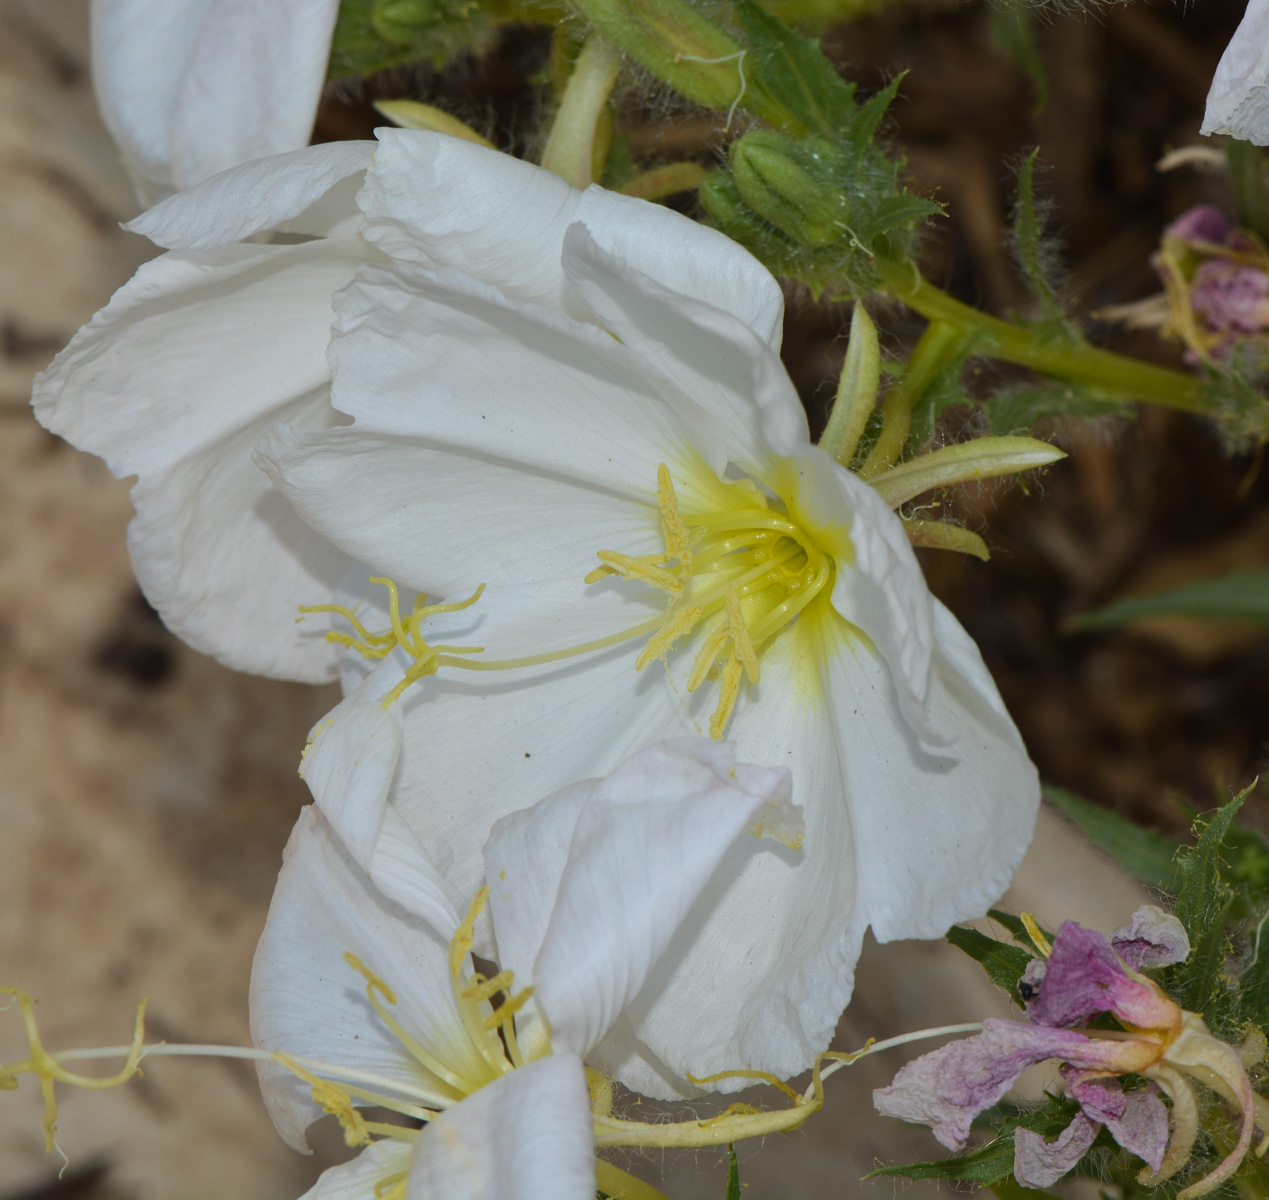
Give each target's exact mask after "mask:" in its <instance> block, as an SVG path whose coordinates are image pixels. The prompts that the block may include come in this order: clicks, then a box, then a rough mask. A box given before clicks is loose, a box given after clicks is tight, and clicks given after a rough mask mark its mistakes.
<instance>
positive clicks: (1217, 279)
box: [1190, 258, 1269, 333]
mask: <svg viewBox="0 0 1269 1200" xmlns="http://www.w3.org/2000/svg"><path fill="white" fill-rule="evenodd" d="M1266 296H1269V275H1266V274H1265V273H1264V271H1262V270H1260V268H1258V267H1247V266H1239V265H1238V264H1237V263H1234V262H1231V261H1230V260H1228V259H1223V258H1209V259H1208V260H1207V261H1206V262H1205V263H1200V264H1199V268H1198V270H1197V271H1195V272H1194V279H1193V280H1192V282H1191V287H1190V307H1191V308H1193V309H1194V311H1195V312H1196V313H1198V314H1199V316H1201V317H1202V318H1203V319H1204V321H1206V322H1207V324H1208V326H1210V327H1211V328H1212V329H1213V330H1216V331H1217V332H1224V331H1231V332H1236V333H1255V332H1256V331H1257V330H1260V329H1262V328H1264V326H1265V324H1266V321H1265V317H1266V314H1267V312H1269V309H1267V307H1266V304H1265V298H1266Z"/></svg>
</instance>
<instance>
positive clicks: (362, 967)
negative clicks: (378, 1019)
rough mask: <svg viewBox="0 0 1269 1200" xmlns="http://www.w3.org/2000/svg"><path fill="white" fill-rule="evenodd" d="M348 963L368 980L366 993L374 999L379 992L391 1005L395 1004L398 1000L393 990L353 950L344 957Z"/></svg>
mask: <svg viewBox="0 0 1269 1200" xmlns="http://www.w3.org/2000/svg"><path fill="white" fill-rule="evenodd" d="M344 962H346V963H347V964H348V965H349V966H350V967H352V969H353V970H354V971H359V972H360V973H361V974H362V975H363V976H364V977H365V980H366V993H367V994H368V995H369V996H370V997H371V999H373V998H374V993H375V992H378V993H379V994H380V995H381V996H382V997H383V998H384V999H385V1000H386V1001H387V1002H388V1003H389V1004H395V1003H396V1002H397V998H396V996H395V994H394V993H393V991H392V989H391V988H390V987H389V986H388V985H387V984H386V983H384V981H383V980H382V979H380V978H379V976H378V975H376V974H375V973H374V972H373V971H372V970H371V969H370V968H369V967H368V966H366V964H365V963H364V962H362V961H361V959H359V958H358V957H357V956H356V955H355V954H354V953H353V952H352V951H351V950H350V951H348V953H347V954H345V955H344Z"/></svg>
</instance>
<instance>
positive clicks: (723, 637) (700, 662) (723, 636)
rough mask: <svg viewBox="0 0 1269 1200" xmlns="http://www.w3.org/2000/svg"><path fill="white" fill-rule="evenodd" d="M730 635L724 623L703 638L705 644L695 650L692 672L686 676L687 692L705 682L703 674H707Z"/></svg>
mask: <svg viewBox="0 0 1269 1200" xmlns="http://www.w3.org/2000/svg"><path fill="white" fill-rule="evenodd" d="M730 636H731V630H730V629H728V628H727V625H726V623H724V624H722V625H719V626H718V627H717V628H716V629H715V630H714V632H713V633H711V634H710V635H709V637H707V638H706V639H705V644H704V645H703V646H702V647H701V648H700V650H698V651H697V654H696V661H695V662H694V663H693V664H692V673H691V674H690V675H689V676H688V677H687V690H688V691H689V692H694V691H696V689H697V688H698V687H700V686H701V684H702V683H704V682H705V676H706V675H708V674H709V672H710V670H711V669H712V667H713V666H714V663H715V661H716V660H717V658H718V656H719V655H720V654H721V653H722V652H723V647H724V646H725V645H726V644H727V639H728V638H729V637H730Z"/></svg>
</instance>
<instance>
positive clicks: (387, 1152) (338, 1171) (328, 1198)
mask: <svg viewBox="0 0 1269 1200" xmlns="http://www.w3.org/2000/svg"><path fill="white" fill-rule="evenodd" d="M410 1149H411V1146H410V1143H409V1142H405V1141H401V1140H399V1139H397V1138H384V1139H383V1140H382V1141H379V1142H372V1143H371V1144H370V1145H369V1146H367V1147H366V1148H365V1149H364V1150H362V1151H361V1153H359V1154H358V1155H357V1157H356V1158H354V1159H353V1160H352V1161H351V1162H346V1163H340V1164H339V1166H337V1167H329V1168H327V1169H326V1170H325V1171H323V1172H322V1173H321V1174H320V1175H319V1176H318V1177H317V1182H316V1183H315V1184H314V1185H313V1186H312V1187H311V1188H309V1190H308V1191H307V1192H305V1193H304V1195H303V1196H301V1197H300V1200H378V1197H379V1196H380V1195H381V1194H382V1189H381V1190H380V1191H376V1190H375V1188H376V1187H377V1186H378V1185H379V1184H381V1183H383V1181H384V1180H385V1179H390V1178H392V1176H394V1175H403V1174H404V1173H405V1172H406V1171H407V1170H408V1169H409V1166H410Z"/></svg>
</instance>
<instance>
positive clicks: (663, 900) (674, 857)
mask: <svg viewBox="0 0 1269 1200" xmlns="http://www.w3.org/2000/svg"><path fill="white" fill-rule="evenodd" d="M789 789H790V780H789V775H788V772H787V771H785V770H781V769H764V768H759V767H751V766H747V765H743V764H737V763H736V761H735V752H734V749H733V748H732V747H731V746H730V745H728V744H726V743H716V742H710V741H706V740H704V739H699V738H697V739H681V740H678V741H673V742H666V743H663V744H661V745H659V746H654V747H652V748H651V749H649V750H645V751H644V752H643V753H641V754H639V755H637V756H635V757H634V758H632V759H629V760H627V761H626V762H625V763H623V764H622V765H621V766H620V767H618V768H617V770H615V771H614V772H613V773H612V774H610V775H608V776H607V777H605V778H604V779H601V780H597V781H595V782H593V783H589V784H583V785H578V786H575V787H572V788H566V789H565V790H564V791H563V792H561V793H559V794H557V795H556V796H552V797H550V798H548V799H546V800H543V801H541V802H540V803H538V804H536V805H534V806H533V807H532V808H529V809H526V810H524V811H523V812H520V813H516V814H514V815H513V816H509V817H504V818H503V819H502V820H501V821H499V822H498V823H497V824H496V825H495V826H494V828H493V830H492V832H491V833H490V837H489V841H488V842H487V843H486V846H485V869H486V874H487V879H488V882H489V887H490V906H491V909H492V911H493V916H494V928H495V930H496V932H497V937H498V948H499V953H500V955H502V956H504V959H505V962H504V965H507V966H513V967H514V968H516V969H517V972H518V974H519V977H520V978H522V979H524V978H526V972H529V973H528V974H527V978H530V979H531V980H532V982H533V987H534V991H535V995H536V997H537V1000H538V1003H539V1005H540V1006H541V1008H542V1010H543V1011H544V1012H545V1014H546V1016H547V1018H548V1020H549V1021H550V1025H551V1030H552V1039H553V1044H554V1045H555V1046H556V1048H557V1049H564V1050H570V1051H573V1052H575V1053H578V1054H586V1053H588V1052H589V1051H590V1050H591V1049H592V1048H593V1047H594V1046H595V1045H596V1044H597V1043H598V1042H599V1040H600V1039H601V1038H602V1037H603V1036H604V1035H605V1034H606V1033H607V1032H608V1030H609V1029H610V1028H611V1026H612V1024H613V1022H614V1021H615V1020H616V1018H617V1016H618V1015H619V1014H620V1013H621V1012H622V1011H623V1010H624V1009H625V1008H626V1006H627V1005H628V1004H629V1002H630V1001H631V1000H632V999H633V998H634V996H635V995H636V994H637V993H638V992H639V990H640V988H641V987H642V986H643V983H644V981H645V980H646V979H647V977H648V973H649V971H650V970H651V968H652V967H653V965H654V964H655V963H656V962H657V960H658V959H659V958H660V957H661V955H662V954H663V953H664V951H665V949H666V947H667V946H668V945H669V944H670V941H671V939H672V938H673V936H674V935H675V933H676V932H677V930H678V928H679V926H680V925H681V924H682V922H683V921H684V919H685V918H686V916H687V914H688V912H689V910H690V909H691V908H692V906H693V904H694V903H695V901H696V899H697V897H698V896H699V895H700V893H701V891H702V889H703V888H704V887H705V884H706V883H707V882H708V881H709V880H710V878H711V877H712V876H713V874H714V872H715V870H716V869H717V867H718V865H719V863H720V862H721V861H722V859H723V857H724V855H725V854H726V853H727V851H728V849H729V848H730V846H731V845H732V843H733V842H735V841H736V839H737V837H738V836H739V835H740V834H741V833H742V832H744V831H745V829H746V828H747V827H748V826H749V825H750V824H751V823H752V822H753V820H754V818H755V817H756V816H757V814H758V813H759V812H760V811H761V810H762V809H764V808H765V807H767V806H768V805H770V806H773V807H777V808H778V807H779V806H780V805H781V804H784V805H787V801H788V794H789ZM792 823H794V824H796V818H794V819H793V822H792ZM561 850H563V851H564V853H563V854H561ZM544 881H545V882H544Z"/></svg>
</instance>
